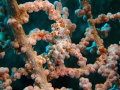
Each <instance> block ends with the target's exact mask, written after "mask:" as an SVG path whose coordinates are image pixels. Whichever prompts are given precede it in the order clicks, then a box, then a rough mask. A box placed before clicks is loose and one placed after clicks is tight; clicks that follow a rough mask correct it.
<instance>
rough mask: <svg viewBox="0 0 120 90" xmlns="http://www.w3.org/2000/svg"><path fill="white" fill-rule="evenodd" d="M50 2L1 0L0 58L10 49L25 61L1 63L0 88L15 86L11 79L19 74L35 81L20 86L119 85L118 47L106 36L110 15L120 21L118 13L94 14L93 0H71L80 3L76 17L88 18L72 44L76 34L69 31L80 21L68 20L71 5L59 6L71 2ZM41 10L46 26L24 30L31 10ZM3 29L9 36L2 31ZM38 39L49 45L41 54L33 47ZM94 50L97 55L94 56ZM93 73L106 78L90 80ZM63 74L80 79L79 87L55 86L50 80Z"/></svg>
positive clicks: (91, 88) (37, 89)
mask: <svg viewBox="0 0 120 90" xmlns="http://www.w3.org/2000/svg"><path fill="white" fill-rule="evenodd" d="M50 1H51V0H35V1H29V2H27V1H26V2H25V3H22V4H18V2H19V1H16V0H2V1H1V2H0V5H1V7H0V11H1V18H2V19H0V30H1V33H0V34H1V38H0V57H1V58H2V59H3V58H4V57H5V55H6V54H7V53H9V52H8V49H10V50H12V51H14V52H15V54H16V55H22V56H21V57H23V58H22V59H24V63H25V64H24V66H22V67H21V66H20V65H19V67H12V68H11V69H12V70H11V71H10V67H4V65H3V66H1V67H0V81H1V83H0V90H14V86H13V85H12V83H14V82H17V80H18V79H21V78H22V76H25V77H27V78H28V79H31V80H33V81H32V82H33V83H32V84H30V85H28V86H26V87H24V88H23V90H73V89H74V90H83V89H84V90H108V89H112V90H115V89H118V90H119V89H120V79H119V78H120V76H119V67H120V66H119V59H120V46H119V44H118V43H116V44H114V43H110V44H109V45H107V46H106V45H105V44H104V38H107V37H108V35H109V34H108V33H109V32H110V31H111V29H112V27H111V25H110V24H109V22H110V20H111V21H113V22H114V21H115V20H119V19H120V12H117V13H115V14H112V13H110V12H107V14H98V16H96V17H94V15H93V14H92V3H93V1H94V0H79V1H78V0H74V1H73V2H75V1H76V2H79V6H80V7H78V8H79V9H76V10H75V11H74V14H75V15H76V16H77V17H76V18H77V19H79V18H82V17H83V20H84V22H86V23H87V25H86V26H85V32H84V37H82V38H81V39H79V40H80V41H79V42H78V43H74V42H73V40H72V37H74V35H75V34H74V33H73V32H75V31H76V28H77V26H80V25H78V24H76V23H72V20H70V19H69V9H68V8H67V7H63V6H62V4H63V5H64V4H65V3H66V2H72V1H71V0H60V1H55V2H54V3H53V4H52V3H51V2H50ZM109 2H112V0H109ZM104 3H105V1H104ZM71 7H72V6H71ZM94 10H95V9H94ZM40 11H45V13H46V14H47V16H48V19H49V20H50V21H52V24H51V28H49V29H50V30H48V31H47V30H41V29H40V28H33V30H29V34H28V35H27V34H26V30H25V28H24V25H25V24H27V23H29V21H30V17H31V15H32V13H35V12H39V14H41V12H40ZM43 17H44V16H43ZM37 18H39V16H38V17H37ZM74 20H75V18H74ZM79 20H80V19H79ZM36 22H37V20H36ZM39 22H43V21H42V20H41V21H39ZM39 22H38V23H39ZM106 22H108V23H106ZM45 23H47V20H46V21H45ZM101 24H102V26H101V28H97V25H101ZM103 24H104V25H103ZM46 26H47V24H46ZM27 27H29V26H27ZM5 32H7V33H9V35H5V34H2V33H5ZM119 34H120V33H119ZM8 36H9V37H8ZM79 36H80V34H79ZM4 38H7V39H6V40H5V39H4ZM40 41H46V42H48V43H49V44H48V45H47V46H46V50H45V51H44V52H43V53H41V54H38V51H36V50H35V49H34V47H35V46H36V45H37V43H38V42H40ZM41 46H44V45H42V44H40V45H39V46H37V47H41ZM93 53H94V54H96V55H95V56H94V57H93V56H92V54H93ZM15 54H14V55H15ZM87 54H89V55H90V57H93V58H94V60H95V61H94V63H89V62H90V60H89V58H88V57H87ZM72 57H74V58H76V59H77V60H75V59H73V60H72V62H74V63H72V64H75V65H73V66H74V67H73V66H72V67H70V66H67V65H68V64H69V63H70V62H71V58H72ZM9 58H11V59H12V58H13V57H9ZM16 61H17V59H16ZM18 64H19V63H18ZM91 74H95V75H97V77H94V78H95V79H96V81H97V78H98V79H99V77H100V76H101V78H102V77H103V78H104V82H100V83H99V82H98V83H94V84H93V82H92V81H91V80H90V79H89V78H90V77H89V76H90V75H91ZM87 76H88V77H87ZM62 77H70V78H74V79H77V80H79V82H78V86H79V87H76V86H75V87H72V86H69V87H68V86H66V87H65V86H62V87H56V86H55V85H53V83H54V82H52V81H54V80H57V79H59V78H60V79H61V78H62ZM101 78H100V79H101ZM68 82H69V81H68ZM12 86H13V87H12Z"/></svg>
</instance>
